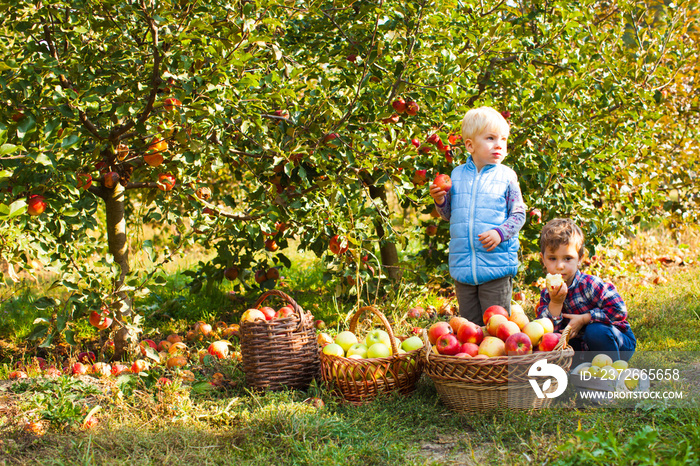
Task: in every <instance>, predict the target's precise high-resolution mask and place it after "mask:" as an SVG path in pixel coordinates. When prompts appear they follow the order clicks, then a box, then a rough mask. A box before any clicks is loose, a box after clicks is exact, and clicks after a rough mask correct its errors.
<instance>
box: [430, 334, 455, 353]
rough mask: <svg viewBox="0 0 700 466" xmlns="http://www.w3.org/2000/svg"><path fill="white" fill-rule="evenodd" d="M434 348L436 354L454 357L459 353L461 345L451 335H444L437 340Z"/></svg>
mask: <svg viewBox="0 0 700 466" xmlns="http://www.w3.org/2000/svg"><path fill="white" fill-rule="evenodd" d="M435 347H437V350H438V353H440V354H445V355H448V356H454V355H455V354H457V353H459V352H460V351H459V350H460V347H461V345H460V343H459V340H458V339H457V337H456V336H455V335H454V334H453V333H446V334H444V335H441V336H440V338H438V339H437V341H436V342H435Z"/></svg>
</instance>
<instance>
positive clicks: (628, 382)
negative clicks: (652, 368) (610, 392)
mask: <svg viewBox="0 0 700 466" xmlns="http://www.w3.org/2000/svg"><path fill="white" fill-rule="evenodd" d="M624 383H625V387H627V390H629V391H634V390H635V389H636V388H637V386H638V385H639V378H634V377H632V376H629V377H627V378H625V382H624Z"/></svg>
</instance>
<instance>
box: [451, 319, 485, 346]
mask: <svg viewBox="0 0 700 466" xmlns="http://www.w3.org/2000/svg"><path fill="white" fill-rule="evenodd" d="M457 339H458V340H459V341H461V342H462V343H473V344H475V345H478V344H480V343H481V342H482V340H483V339H484V331H483V330H482V329H481V327H479V326H478V325H476V324H475V323H473V322H466V323H464V324H462V325H460V326H459V329H458V330H457Z"/></svg>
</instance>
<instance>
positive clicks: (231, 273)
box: [224, 265, 238, 281]
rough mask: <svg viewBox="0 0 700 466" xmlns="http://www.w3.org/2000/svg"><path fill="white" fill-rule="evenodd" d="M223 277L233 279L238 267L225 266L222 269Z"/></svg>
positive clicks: (235, 276)
mask: <svg viewBox="0 0 700 466" xmlns="http://www.w3.org/2000/svg"><path fill="white" fill-rule="evenodd" d="M224 277H226V280H230V281H234V280H235V279H236V278H238V267H236V266H235V265H233V266H231V267H227V268H226V269H225V270H224Z"/></svg>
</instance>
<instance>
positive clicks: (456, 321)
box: [447, 316, 469, 335]
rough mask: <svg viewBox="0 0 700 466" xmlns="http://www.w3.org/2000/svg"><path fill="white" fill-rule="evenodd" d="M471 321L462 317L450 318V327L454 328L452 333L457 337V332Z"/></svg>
mask: <svg viewBox="0 0 700 466" xmlns="http://www.w3.org/2000/svg"><path fill="white" fill-rule="evenodd" d="M468 322H469V321H468V320H467V319H465V318H464V317H461V316H452V317H450V320H448V321H447V323H448V324H450V327H452V332H453V333H454V334H455V335H457V332H458V331H459V327H461V326H462V324H465V323H468Z"/></svg>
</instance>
